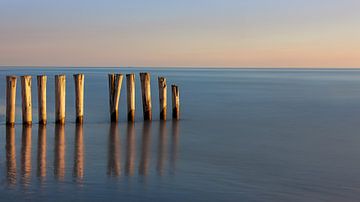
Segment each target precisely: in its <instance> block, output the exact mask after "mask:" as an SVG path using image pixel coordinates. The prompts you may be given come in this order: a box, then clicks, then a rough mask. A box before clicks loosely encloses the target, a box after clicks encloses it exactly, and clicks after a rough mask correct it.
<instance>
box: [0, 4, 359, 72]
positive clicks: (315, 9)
mask: <svg viewBox="0 0 360 202" xmlns="http://www.w3.org/2000/svg"><path fill="white" fill-rule="evenodd" d="M0 65H15V66H17V65H19V66H20V65H23V66H165V67H167V66H190V67H191V66H192V67H199V66H203V67H204V66H205V67H220V66H221V67H360V0H96V1H95V0H0Z"/></svg>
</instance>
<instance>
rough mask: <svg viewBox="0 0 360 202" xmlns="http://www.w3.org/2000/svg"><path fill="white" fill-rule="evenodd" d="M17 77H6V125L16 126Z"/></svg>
mask: <svg viewBox="0 0 360 202" xmlns="http://www.w3.org/2000/svg"><path fill="white" fill-rule="evenodd" d="M16 80H17V79H16V76H6V124H7V125H14V124H15V108H16V106H15V104H16Z"/></svg>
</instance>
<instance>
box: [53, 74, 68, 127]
mask: <svg viewBox="0 0 360 202" xmlns="http://www.w3.org/2000/svg"><path fill="white" fill-rule="evenodd" d="M65 98H66V76H65V75H55V122H56V123H58V124H64V123H65V102H66V99H65Z"/></svg>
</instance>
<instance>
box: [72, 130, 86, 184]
mask: <svg viewBox="0 0 360 202" xmlns="http://www.w3.org/2000/svg"><path fill="white" fill-rule="evenodd" d="M74 156H75V158H74V176H75V177H76V178H77V179H78V180H80V181H81V180H82V179H83V176H84V144H83V125H82V124H76V131H75V154H74Z"/></svg>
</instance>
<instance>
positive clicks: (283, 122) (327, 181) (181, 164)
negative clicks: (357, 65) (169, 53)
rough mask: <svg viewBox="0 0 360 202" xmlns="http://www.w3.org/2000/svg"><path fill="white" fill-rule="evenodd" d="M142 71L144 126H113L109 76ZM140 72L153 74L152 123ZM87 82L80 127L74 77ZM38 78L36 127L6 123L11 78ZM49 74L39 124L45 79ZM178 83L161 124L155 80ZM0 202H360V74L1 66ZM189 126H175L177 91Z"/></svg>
mask: <svg viewBox="0 0 360 202" xmlns="http://www.w3.org/2000/svg"><path fill="white" fill-rule="evenodd" d="M131 72H133V73H135V74H136V122H135V123H134V124H129V123H128V122H127V120H126V114H127V113H126V79H125V78H124V80H123V85H122V89H121V98H120V106H119V108H120V111H119V117H120V120H119V123H118V124H110V115H109V100H108V81H107V74H108V73H122V74H127V73H131ZM139 72H150V73H151V79H152V80H151V85H152V86H151V90H152V92H151V94H152V105H153V118H154V120H153V121H152V122H144V121H143V120H142V119H143V118H142V104H141V92H140V82H139ZM75 73H84V74H85V101H84V104H85V109H84V111H85V117H84V124H83V125H76V124H75V100H74V92H75V90H74V80H73V76H72V75H73V74H75ZM27 74H29V75H33V80H32V82H33V89H32V100H33V121H34V124H33V125H32V127H30V128H29V127H23V126H22V124H21V99H20V98H21V94H20V90H21V88H20V80H18V86H17V102H16V105H17V111H16V114H17V116H16V118H17V119H16V120H17V121H16V122H17V123H16V125H15V127H13V128H11V127H8V128H7V127H6V126H5V76H6V75H18V76H20V75H27ZM39 74H46V75H48V85H47V87H48V91H47V98H48V99H47V109H48V122H49V123H48V124H47V126H46V127H42V126H39V125H38V124H37V123H36V122H37V120H38V116H37V89H36V75H39ZM56 74H66V76H67V87H66V124H65V125H64V126H59V125H55V124H54V105H55V104H54V98H55V95H54V75H56ZM158 76H165V77H166V78H167V82H168V98H169V99H168V120H167V121H166V122H162V121H159V101H158V87H157V85H158V84H157V77H158ZM0 79H1V81H0V134H1V135H0V201H24V200H27V201H172V202H174V201H360V70H351V69H346V70H343V69H225V68H213V69H209V68H199V69H188V68H54V67H52V68H30V67H29V68H26V67H16V68H14V67H2V68H0ZM173 83H175V84H177V85H179V87H180V102H181V120H179V121H173V120H172V119H171V99H170V98H171V89H170V85H171V84H173Z"/></svg>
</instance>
